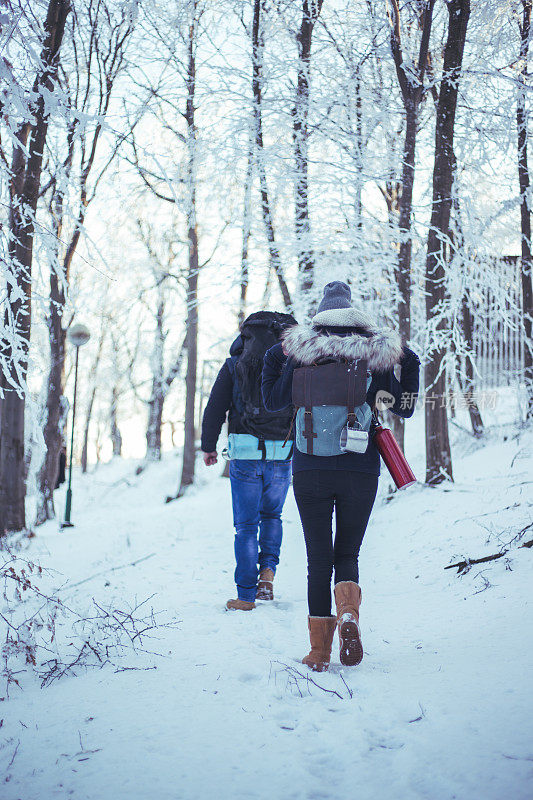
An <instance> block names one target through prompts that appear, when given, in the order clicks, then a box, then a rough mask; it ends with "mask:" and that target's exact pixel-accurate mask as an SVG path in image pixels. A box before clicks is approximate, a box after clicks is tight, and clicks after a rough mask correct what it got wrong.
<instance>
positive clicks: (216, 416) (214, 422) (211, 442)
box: [201, 336, 245, 453]
mask: <svg viewBox="0 0 533 800" xmlns="http://www.w3.org/2000/svg"><path fill="white" fill-rule="evenodd" d="M242 348H243V344H242V339H241V337H240V336H237V338H236V339H235V341H234V342H233V344H232V345H231V348H230V357H229V358H227V359H226V360H225V361H224V363H223V365H222V367H221V369H220V371H219V373H218V375H217V379H216V381H215V383H214V384H213V388H212V389H211V394H210V395H209V400H208V401H207V405H206V407H205V411H204V416H203V419H202V443H201V447H202V450H203V452H204V453H214V452H215V450H216V449H217V442H218V437H219V436H220V431H221V430H222V426H223V424H224V422H225V421H226V415H227V414H228V413H229V415H230V419H229V425H230V432H231V433H244V432H245V431H244V430H241V429H240V424H239V423H240V420H239V415H238V412H237V409H236V408H235V405H234V402H233V370H232V364H231V362H232V361H233V362H236V361H237V359H238V357H239V355H240V354H241V352H242Z"/></svg>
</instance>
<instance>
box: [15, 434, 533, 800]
mask: <svg viewBox="0 0 533 800" xmlns="http://www.w3.org/2000/svg"><path fill="white" fill-rule="evenodd" d="M419 422H420V420H419ZM417 424H419V423H417ZM418 440H420V437H418ZM532 441H533V436H532V435H531V433H522V434H521V435H520V436H518V437H517V436H516V435H514V436H513V435H510V436H508V437H507V440H506V441H504V440H503V435H502V434H501V432H500V433H499V434H498V435H497V434H496V433H494V432H493V433H491V434H490V435H489V436H488V439H487V441H486V442H485V443H484V444H483V445H482V446H481V445H479V444H478V443H475V442H474V441H473V440H472V439H471V438H469V437H467V436H462V437H459V439H458V442H457V444H456V447H455V465H454V466H455V478H456V483H455V484H454V485H453V486H450V485H446V486H440V487H438V488H435V489H429V488H424V487H423V486H416V487H413V488H412V489H410V490H409V491H407V492H405V493H400V494H396V495H394V496H393V497H392V499H389V501H388V502H387V500H386V498H387V494H386V489H387V484H388V481H387V479H386V477H385V476H383V479H382V482H381V484H382V486H381V493H380V498H379V500H378V502H377V505H376V508H375V511H374V513H373V515H372V518H371V522H370V526H369V529H368V532H367V536H366V539H365V543H364V546H363V551H362V554H361V584H362V587H363V606H362V617H361V621H362V629H363V637H364V647H365V658H364V660H363V663H362V664H361V665H360V666H359V667H357V668H355V669H342V668H341V667H340V664H339V661H338V652H337V649H336V647H337V645H336V642H335V643H334V648H335V649H334V657H333V663H332V666H331V669H330V672H329V673H326V674H321V675H314V674H312V673H310V672H308V671H307V669H306V668H305V667H303V665H302V664H301V663H300V659H301V658H302V656H303V655H305V653H307V651H308V639H307V623H306V613H307V612H306V603H305V592H306V565H305V551H304V544H303V537H302V534H301V529H300V525H299V521H298V515H297V512H296V508H295V504H294V499H293V498H292V492H291V493H290V495H289V499H288V502H287V505H286V512H285V536H284V544H283V549H282V558H281V564H280V568H279V572H278V575H277V577H276V582H275V592H276V600H275V601H274V602H273V603H269V604H266V603H264V604H262V605H260V606H259V607H258V608H257V609H256V610H255V611H254V612H252V613H239V612H226V611H225V610H224V603H225V601H226V600H227V599H228V598H229V597H231V596H234V587H233V574H232V573H233V532H232V522H231V507H230V497H229V484H228V482H227V480H225V479H223V478H220V477H218V472H215V471H213V470H211V471H208V470H207V469H206V468H205V467H203V465H199V474H200V480H199V485H198V486H197V487H196V488H195V489H194V490H193V491H192V492H191V493H190V495H189V496H187V497H185V498H183V499H181V500H179V501H177V502H174V503H170V504H168V505H166V504H165V503H164V502H163V500H164V497H165V495H166V494H168V493H172V491H173V490H174V489H175V485H176V482H177V478H178V472H179V469H178V467H179V460H178V459H177V458H176V457H174V456H169V457H167V458H166V459H165V460H164V462H163V463H161V464H158V465H153V466H151V467H150V468H149V469H148V470H147V471H146V472H144V473H143V474H141V475H138V476H135V474H134V467H135V465H134V464H133V463H132V462H120V461H115V462H113V463H111V464H109V465H107V466H103V467H99V468H98V469H97V470H96V471H95V472H94V473H93V474H92V475H88V476H86V477H84V478H82V477H81V476H76V488H75V494H74V508H73V519H74V521H75V523H76V527H75V528H72V529H70V530H67V531H64V532H62V533H59V532H58V529H57V523H49V524H47V525H46V526H44V527H43V528H40V529H38V532H37V536H36V538H34V539H32V540H31V541H30V542H29V543H28V545H27V549H26V551H25V552H24V553H23V554H22V555H24V556H25V557H27V558H31V559H35V560H38V561H40V563H42V564H43V565H46V566H47V567H49V568H52V569H53V570H55V571H56V572H53V573H52V575H53V578H52V579H50V577H48V578H47V580H48V582H50V580H52V584H54V588H56V587H58V588H59V587H60V588H59V596H60V597H61V598H62V600H63V601H64V602H65V603H66V604H67V605H68V606H69V607H71V608H74V609H76V610H78V611H80V612H83V610H84V609H89V608H90V606H91V602H92V598H94V599H95V600H96V601H97V602H98V604H99V605H100V606H101V607H102V608H103V607H111V608H113V607H117V608H119V609H123V608H125V607H132V606H134V605H135V604H136V603H137V602H141V601H143V600H145V599H146V598H150V599H149V601H148V603H147V604H145V606H144V607H143V608H147V609H149V607H153V609H154V612H162V613H161V615H160V616H158V617H157V619H158V620H159V621H160V622H161V624H163V623H164V622H165V621H166V622H169V621H171V620H175V621H177V624H176V625H175V626H171V627H160V628H158V629H157V630H155V631H154V632H153V634H154V636H155V637H157V638H152V639H148V640H144V649H145V650H151V651H154V652H157V653H158V654H159V655H151V654H150V653H145V652H139V653H137V654H136V653H133V652H129V651H126V652H125V653H124V654H123V656H122V659H121V660H120V661H119V668H120V664H122V665H123V667H124V668H127V669H123V671H117V666H116V664H115V666H112V665H110V664H107V665H105V666H103V667H102V669H89V670H84V669H81V670H79V671H78V672H77V674H76V675H74V674H69V675H66V676H64V677H62V678H61V679H60V680H57V681H54V682H52V683H51V684H50V685H49V686H47V687H45V688H43V689H41V688H40V685H39V682H38V681H37V679H35V678H32V677H31V674H28V675H26V676H24V675H22V674H21V675H19V676H17V677H18V678H19V681H20V683H21V687H22V688H20V689H18V688H17V686H16V685H14V684H12V685H11V687H10V691H9V699H6V700H4V702H2V703H1V704H0V718H3V724H2V726H1V728H0V769H1V770H2V775H3V776H4V777H3V778H2V783H1V784H0V797H1V798H2V799H3V800H19V799H20V800H49V799H51V798H69V797H72V798H75V800H85V799H87V800H122V798H124V799H126V798H127V799H128V800H145V799H148V798H157V800H167V799H168V800H203V799H204V798H210V797H213V798H215V797H216V798H222V800H226V798H227V800H230V798H231V799H232V800H233V799H234V800H252V799H254V798H257V799H258V800H326V798H331V800H337V799H338V800H340V799H341V798H342V799H343V800H344V798H358V800H379V799H380V798H395V799H397V800H409V799H410V798H428V800H451V798H456V799H457V800H463V799H464V800H466V799H467V798H468V800H471V798H483V800H492V799H494V800H501V799H502V798H505V797H509V798H513V800H521V799H522V798H523V799H524V800H525V799H526V798H531V797H532V796H533V713H532V712H533V708H532V705H533V704H532V702H531V674H532V668H533V646H532V641H531V575H532V558H533V549H526V548H518V547H517V546H516V544H515V545H513V546H512V550H511V552H510V553H509V556H508V558H502V559H500V560H499V561H494V562H490V563H486V564H480V565H476V566H473V567H472V569H471V570H470V571H469V572H468V573H467V574H466V575H463V576H458V575H457V574H456V572H455V570H444V567H445V566H446V565H447V564H449V563H451V562H452V561H456V560H460V559H461V558H462V557H464V556H471V557H480V556H482V555H487V554H489V553H494V552H496V551H497V550H498V549H499V548H500V546H501V545H502V544H503V543H505V542H509V541H510V540H511V539H512V538H513V536H514V535H515V534H516V533H517V532H518V531H520V530H521V529H523V528H524V527H525V526H526V525H528V524H529V523H530V522H531V516H530V506H531V503H528V497H529V499H531V491H530V490H531V485H532V477H533V470H531V445H532ZM415 450H416V448H415ZM420 457H421V454H420V453H419V452H413V454H412V459H413V461H414V463H415V466H416V467H417V469H418V472H419V474H422V470H421V462H420ZM217 470H218V468H217ZM62 498H63V495H62V494H61V493H59V498H58V505H59V504H60V503H61V502H62ZM531 538H533V533H532V531H531V530H530V531H528V532H527V534H526V535H525V537H524V539H523V540H527V539H531ZM146 556H148V558H146V559H145V560H143V561H142V562H140V563H138V564H137V565H136V566H124V568H122V569H118V570H114V571H111V569H112V568H114V567H122V566H123V565H127V564H130V563H131V562H135V561H137V560H138V559H143V558H144V557H146ZM91 576H95V577H91ZM86 578H90V580H88V581H85V582H84V583H82V584H80V585H79V586H75V585H74V584H76V583H78V582H80V581H84V580H85V579H86ZM43 579H44V578H43ZM134 668H135V669H134ZM75 671H76V670H75ZM308 679H309V680H308ZM311 679H312V681H314V682H312V681H311ZM0 693H2V694H3V693H4V692H3V691H0Z"/></svg>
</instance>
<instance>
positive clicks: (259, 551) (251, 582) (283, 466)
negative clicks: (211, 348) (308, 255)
mask: <svg viewBox="0 0 533 800" xmlns="http://www.w3.org/2000/svg"><path fill="white" fill-rule="evenodd" d="M295 324H296V320H295V319H294V317H292V316H291V315H290V314H282V313H279V312H274V311H260V312H258V313H256V314H251V315H250V316H249V317H248V318H247V319H245V321H244V322H243V323H242V325H241V332H240V334H239V336H238V337H237V338H236V339H235V341H234V342H233V344H232V346H231V348H230V357H229V358H228V359H226V361H225V362H224V364H223V365H222V368H221V370H220V372H219V373H218V376H217V379H216V381H215V383H214V385H213V388H212V390H211V395H210V397H209V401H208V403H207V405H206V408H205V412H204V416H203V420H202V451H203V454H204V462H205V464H206V465H207V466H211V465H213V464H216V463H217V460H218V456H217V452H216V448H217V442H218V438H219V436H220V431H221V429H222V425H223V424H224V421H225V420H226V415H227V416H228V434H229V435H228V447H227V451H226V455H227V457H228V458H229V460H230V468H229V474H230V481H231V499H232V503H233V524H234V526H235V560H236V568H235V583H236V585H237V598H236V599H234V600H228V602H227V603H226V608H228V609H234V610H238V611H251V610H252V609H254V608H255V600H256V599H257V600H273V599H274V593H273V581H274V575H275V573H276V567H277V565H278V563H279V552H280V547H281V539H282V533H283V531H282V523H281V511H282V509H283V504H284V502H285V498H286V496H287V491H288V489H289V483H290V475H291V456H292V440H290V438H289V439H288V438H287V437H288V434H289V431H290V428H291V419H292V409H291V408H289V409H285V410H283V411H280V412H269V411H267V410H266V409H265V407H264V405H263V400H262V396H261V372H262V368H263V358H264V355H265V353H266V351H267V350H268V349H269V348H270V347H273V346H274V345H275V344H277V342H279V341H280V337H281V334H282V332H283V331H284V330H285V329H286V328H287V327H291V326H292V325H295Z"/></svg>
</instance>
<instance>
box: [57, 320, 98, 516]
mask: <svg viewBox="0 0 533 800" xmlns="http://www.w3.org/2000/svg"><path fill="white" fill-rule="evenodd" d="M67 338H68V340H69V342H70V343H71V344H72V345H74V347H75V348H76V368H75V371H74V403H73V405H72V433H71V437H70V465H69V471H68V489H67V503H66V506H65V519H64V520H63V522H62V524H61V527H62V528H73V527H74V524H73V523H72V522H71V521H70V510H71V508H72V459H73V454H74V419H75V417H76V392H77V390H78V358H79V355H80V347H82V346H83V345H84V344H87V342H88V341H89V339H90V338H91V334H90V333H89V329H88V328H87V327H85V325H82V324H81V323H78V324H77V325H72V326H71V327H70V328H69V329H68V332H67Z"/></svg>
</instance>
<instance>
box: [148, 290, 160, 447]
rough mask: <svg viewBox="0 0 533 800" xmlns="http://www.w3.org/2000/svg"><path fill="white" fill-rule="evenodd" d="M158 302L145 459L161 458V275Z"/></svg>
mask: <svg viewBox="0 0 533 800" xmlns="http://www.w3.org/2000/svg"><path fill="white" fill-rule="evenodd" d="M157 291H158V302H157V312H156V328H155V333H154V348H153V352H152V359H151V362H152V392H151V395H150V400H149V401H148V425H147V428H146V460H147V461H160V460H161V423H162V421H163V403H164V401H165V395H164V391H163V369H164V364H163V350H164V345H165V332H164V320H165V295H164V286H163V281H162V279H161V276H159V278H158V286H157Z"/></svg>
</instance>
